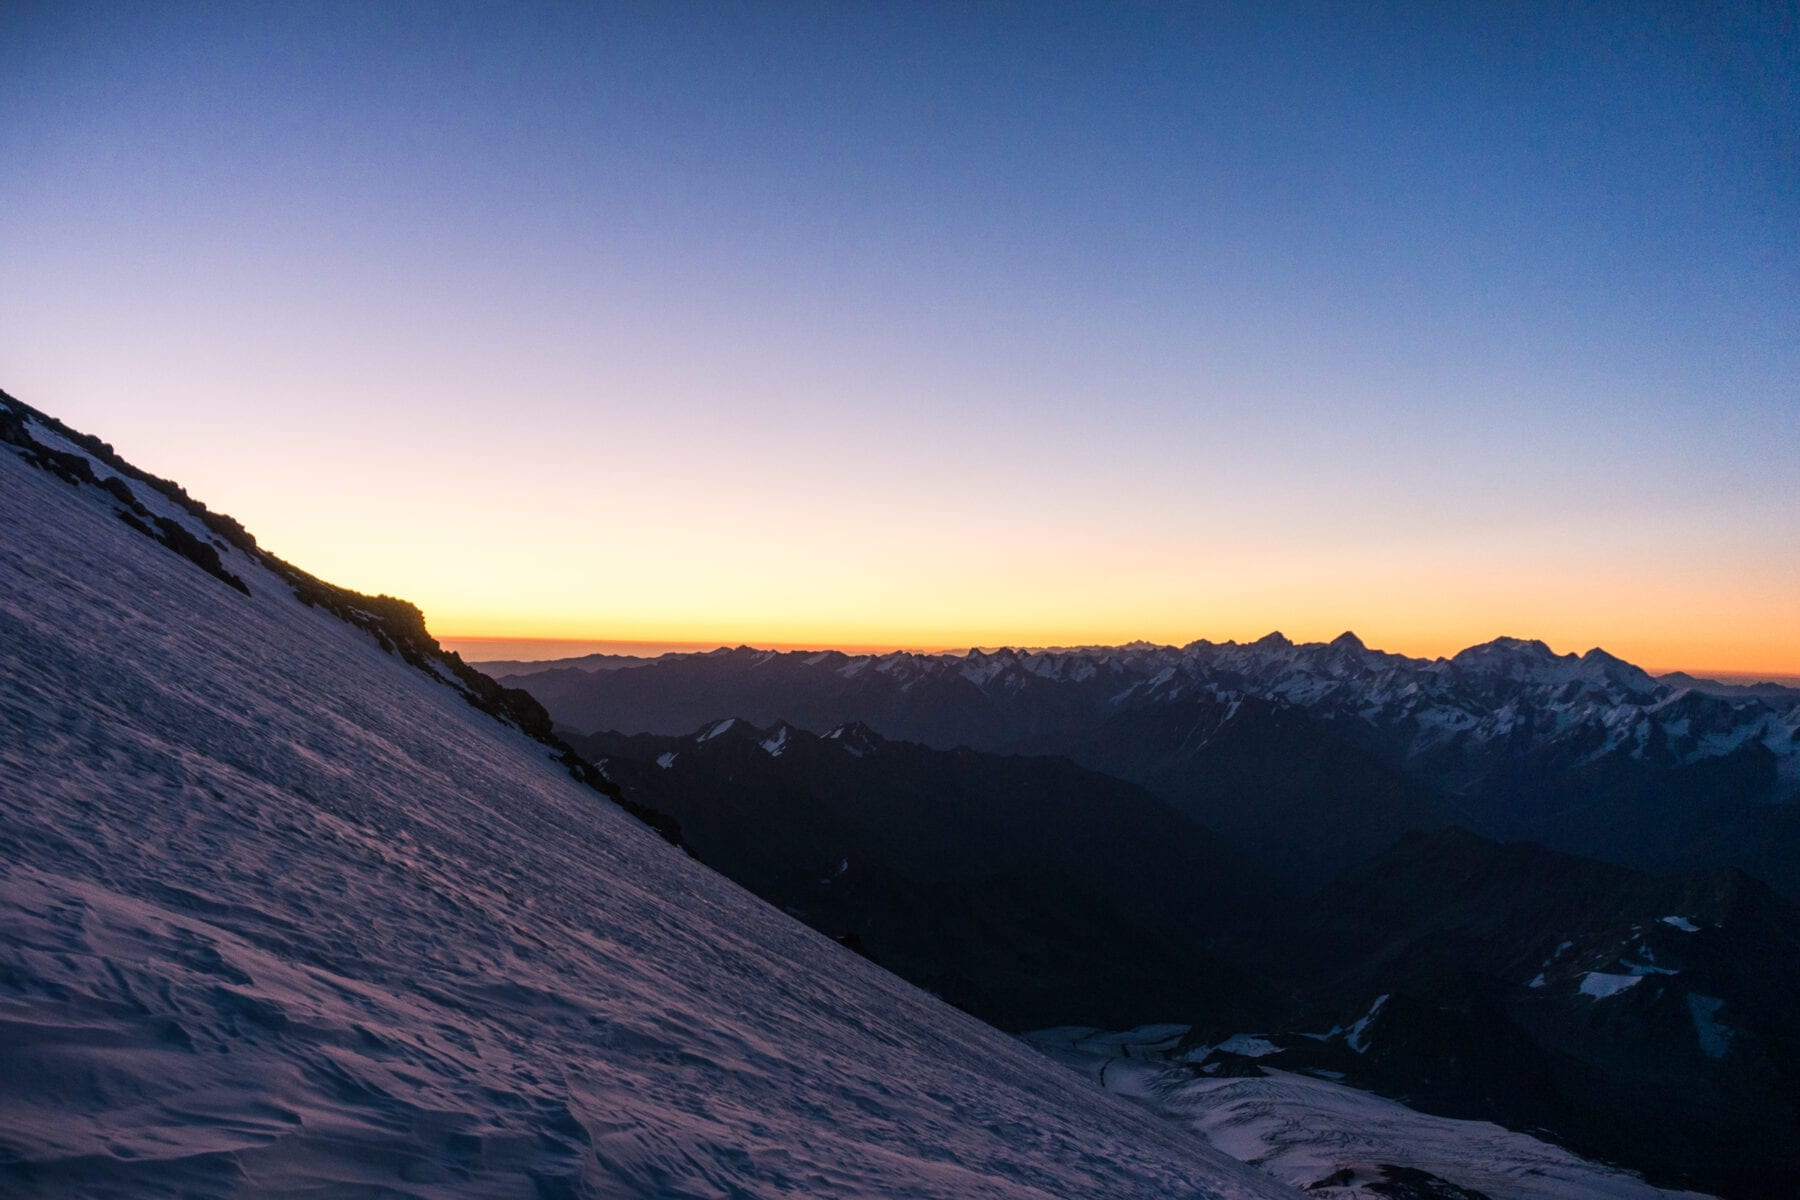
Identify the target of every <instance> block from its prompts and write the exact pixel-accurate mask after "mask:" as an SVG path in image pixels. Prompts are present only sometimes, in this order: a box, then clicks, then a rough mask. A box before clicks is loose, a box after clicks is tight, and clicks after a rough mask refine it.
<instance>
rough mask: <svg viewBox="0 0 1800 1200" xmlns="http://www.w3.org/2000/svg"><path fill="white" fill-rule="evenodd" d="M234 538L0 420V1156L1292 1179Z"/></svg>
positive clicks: (484, 1180) (485, 1188)
mask: <svg viewBox="0 0 1800 1200" xmlns="http://www.w3.org/2000/svg"><path fill="white" fill-rule="evenodd" d="M101 473H102V474H106V473H107V472H106V471H105V470H104V468H101ZM134 490H135V491H136V492H138V493H139V497H140V499H141V500H142V501H143V502H144V503H146V504H150V505H151V506H152V507H153V508H155V509H156V510H157V511H158V512H164V513H168V514H170V515H174V516H177V517H178V518H179V517H180V514H179V511H178V510H176V509H175V508H174V507H173V506H171V505H168V504H167V503H166V502H163V501H162V500H161V499H160V497H157V496H155V495H154V494H151V493H149V490H148V489H147V488H144V487H142V486H137V487H135V488H134ZM181 519H186V518H181ZM190 524H191V521H190ZM195 528H196V530H198V527H197V526H195ZM224 558H225V560H226V563H227V565H228V567H229V568H230V569H231V570H232V571H234V572H236V573H238V574H240V575H242V577H243V578H244V580H245V581H246V583H248V585H249V587H250V590H251V593H252V595H251V596H250V597H248V598H246V597H244V596H242V595H240V594H238V593H237V592H235V591H233V590H231V589H230V588H228V587H226V586H224V585H223V584H221V583H220V581H219V580H217V579H215V578H213V577H212V576H210V575H207V574H206V573H204V572H202V571H201V570H199V569H198V568H196V567H195V566H194V565H193V564H192V563H190V562H188V561H186V560H185V559H183V558H181V557H179V556H177V555H176V554H174V553H172V552H171V551H169V550H168V549H165V548H164V547H162V546H159V545H157V544H156V543H155V542H153V541H152V540H151V539H149V538H148V537H145V536H142V535H141V534H139V533H136V532H133V531H132V530H131V529H129V528H127V527H126V525H125V524H123V523H122V522H121V521H119V520H118V519H116V518H115V517H114V516H113V514H112V511H111V509H110V507H109V505H108V502H107V501H106V500H105V498H104V497H103V495H102V494H100V493H99V492H98V490H97V489H95V488H92V487H76V486H73V485H70V484H68V483H65V482H63V481H61V480H59V479H56V478H54V477H53V476H51V475H49V474H47V473H45V472H43V471H40V470H37V469H35V468H33V467H31V466H29V465H27V464H26V463H25V462H23V461H22V460H21V459H20V458H19V457H18V456H17V455H16V454H15V453H13V452H12V450H11V448H10V447H0V1191H5V1192H7V1193H8V1194H24V1195H32V1194H36V1195H67V1194H70V1193H77V1192H78V1193H82V1194H89V1195H121V1196H124V1195H129V1196H159V1195H160V1196H168V1195H182V1196H190V1195H191V1196H208V1195H223V1194H245V1193H252V1194H288V1193H301V1192H305V1193H307V1194H315V1195H410V1196H420V1197H423V1196H449V1195H468V1196H484V1197H490V1196H491V1197H499V1196H534V1195H536V1196H560V1195H608V1196H620V1195H635V1196H669V1197H681V1196H687V1197H727V1196H731V1197H749V1196H756V1197H760V1196H846V1197H854V1196H871V1197H872V1196H945V1197H949V1196H955V1197H965V1198H966V1197H1025V1196H1032V1197H1050V1196H1107V1197H1124V1196H1156V1197H1168V1196H1183V1197H1200V1196H1234V1197H1247V1198H1248V1197H1274V1196H1290V1195H1293V1193H1292V1192H1291V1191H1289V1190H1288V1189H1287V1188H1285V1187H1283V1186H1281V1185H1278V1184H1276V1183H1275V1182H1273V1181H1272V1180H1269V1179H1268V1178H1266V1177H1264V1176H1262V1175H1260V1174H1257V1173H1255V1172H1253V1171H1251V1170H1250V1169H1248V1168H1246V1167H1244V1166H1242V1165H1240V1164H1237V1163H1235V1162H1231V1161H1229V1160H1228V1159H1226V1158H1225V1157H1224V1156H1223V1155H1220V1154H1217V1153H1215V1152H1213V1151H1211V1150H1210V1149H1209V1148H1207V1147H1205V1146H1204V1145H1203V1144H1202V1143H1201V1142H1200V1141H1198V1140H1197V1139H1195V1138H1194V1137H1193V1136H1192V1135H1191V1134H1187V1133H1184V1132H1182V1131H1180V1130H1177V1129H1176V1128H1174V1127H1173V1126H1171V1125H1169V1124H1168V1123H1165V1122H1163V1121H1161V1120H1160V1119H1158V1118H1157V1117H1155V1116H1153V1115H1152V1114H1150V1113H1149V1112H1147V1111H1144V1110H1142V1109H1139V1108H1137V1107H1135V1106H1133V1105H1131V1104H1129V1103H1126V1102H1124V1101H1121V1100H1119V1099H1117V1098H1114V1097H1111V1096H1107V1095H1105V1094H1103V1093H1101V1092H1099V1091H1097V1090H1096V1089H1093V1088H1091V1087H1089V1086H1087V1085H1086V1084H1085V1082H1083V1081H1082V1080H1080V1079H1078V1078H1077V1077H1076V1076H1075V1075H1073V1074H1072V1073H1070V1072H1068V1071H1066V1070H1064V1069H1063V1068H1061V1067H1059V1066H1056V1065H1054V1064H1052V1063H1050V1062H1049V1061H1047V1060H1045V1059H1043V1058H1041V1057H1040V1056H1038V1055H1037V1054H1035V1053H1034V1052H1032V1051H1031V1050H1029V1049H1027V1048H1026V1047H1024V1046H1022V1045H1020V1044H1019V1043H1017V1042H1015V1041H1014V1040H1012V1039H1010V1038H1007V1037H1004V1036H1002V1035H1000V1034H999V1033H997V1032H994V1031H993V1030H990V1029H988V1028H987V1027H985V1026H983V1025H981V1024H979V1023H977V1022H975V1021H973V1020H971V1019H968V1018H966V1017H964V1016H962V1015H961V1014H958V1013H956V1012H954V1011H951V1010H950V1009H948V1008H946V1007H945V1006H943V1005H941V1004H939V1003H937V1002H936V1001H935V1000H933V999H932V998H931V997H930V996H927V995H925V994H924V993H921V992H919V991H917V990H915V989H913V988H911V987H910V986H908V985H906V984H904V983H901V982H899V981H898V980H896V979H894V978H892V977H890V976H888V975H886V974H883V973H882V972H880V971H879V970H877V969H875V968H874V967H873V966H871V965H869V964H867V963H865V962H864V961H862V960H861V959H859V958H858V957H857V956H855V955H853V954H851V953H848V952H846V951H844V950H842V949H840V948H839V947H837V946H835V945H833V944H832V943H830V942H829V941H827V940H825V939H823V938H821V937H819V936H816V935H815V934H813V933H811V932H810V931H808V930H806V929H805V928H803V927H802V926H800V925H799V924H797V923H795V922H793V921H790V920H789V919H788V918H786V917H785V916H783V915H782V914H780V913H778V912H775V911H773V910H771V909H769V908H767V907H766V906H764V905H762V904H761V903H759V902H757V901H756V900H754V899H753V898H751V897H750V896H749V895H748V894H746V893H744V892H742V891H740V890H739V889H738V888H736V887H735V886H733V885H732V884H730V883H728V882H726V881H725V880H723V879H722V878H720V877H718V876H716V875H713V874H711V873H710V872H708V871H706V870H705V869H703V868H701V867H699V866H698V865H696V864H695V863H693V862H692V861H690V860H688V859H686V858H684V857H683V856H682V855H681V854H680V853H679V852H678V851H675V850H673V849H671V848H670V847H668V846H666V845H665V844H663V843H662V842H661V841H660V840H658V839H657V838H656V837H655V836H654V835H653V834H651V833H649V832H648V831H646V830H645V829H643V828H642V827H641V826H639V825H637V824H636V823H635V822H633V821H632V820H630V819H629V818H628V817H626V816H624V815H623V814H622V813H621V812H619V811H618V810H617V809H616V808H614V807H613V806H612V805H610V804H609V803H607V802H606V801H604V800H603V799H601V798H600V797H598V796H597V795H595V794H594V793H592V792H589V791H587V790H585V789H583V788H582V787H580V786H579V785H577V784H576V783H574V782H572V781H571V780H570V779H569V777H568V776H567V775H566V774H565V773H564V771H563V770H562V768H561V767H559V766H557V765H555V764H553V763H551V762H549V761H547V757H546V752H545V750H544V748H543V747H542V746H540V745H538V744H537V743H534V742H532V741H530V740H529V739H527V738H526V737H524V736H523V735H521V734H519V733H517V732H515V731H513V730H511V729H509V728H507V727H504V726H502V725H500V724H499V723H497V722H496V721H494V720H493V719H491V718H489V717H488V716H486V715H484V714H482V713H480V712H478V711H476V710H475V709H473V708H471V707H470V706H469V705H468V704H466V703H465V702H464V701H463V700H462V699H461V698H460V697H459V696H458V695H457V694H456V693H455V692H454V691H453V690H452V689H450V688H449V687H447V686H444V685H443V684H442V683H441V682H439V681H437V680H435V679H434V678H433V677H432V676H429V675H427V674H426V673H425V672H422V671H419V670H416V669H414V668H411V667H408V666H406V665H404V664H403V663H401V662H400V661H399V660H398V659H396V658H394V657H391V656H389V655H387V654H385V653H383V652H382V651H381V650H380V649H379V648H378V647H377V646H376V644H375V643H374V641H373V640H372V639H371V638H370V637H369V635H367V634H365V633H362V632H359V631H357V630H354V629H352V628H351V627H349V626H347V625H345V624H343V623H341V622H339V621H338V620H336V619H335V618H333V617H331V616H329V615H327V614H326V613H324V612H322V611H317V610H310V609H307V608H305V607H303V606H302V605H300V604H299V603H297V602H296V601H295V600H294V598H293V597H292V595H291V594H290V593H289V591H288V589H287V588H286V586H285V585H283V584H282V583H281V582H280V581H279V580H278V579H277V578H276V577H275V576H274V575H273V574H271V573H270V572H268V571H267V570H265V569H263V568H261V567H260V566H259V565H258V564H255V563H252V562H250V561H249V560H248V559H247V558H246V557H245V556H244V555H242V554H241V553H238V552H236V551H225V552H224Z"/></svg>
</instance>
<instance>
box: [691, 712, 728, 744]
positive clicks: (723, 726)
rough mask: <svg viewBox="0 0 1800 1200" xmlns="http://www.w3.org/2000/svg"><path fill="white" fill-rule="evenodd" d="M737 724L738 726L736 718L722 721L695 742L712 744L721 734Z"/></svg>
mask: <svg viewBox="0 0 1800 1200" xmlns="http://www.w3.org/2000/svg"><path fill="white" fill-rule="evenodd" d="M736 724H737V718H736V717H726V718H725V719H724V720H723V721H720V722H718V723H716V724H715V725H713V726H712V727H711V728H710V729H708V730H707V731H706V732H705V733H703V734H701V735H700V736H699V737H698V738H697V739H695V740H696V741H701V742H710V741H712V740H713V739H714V738H716V737H718V736H719V735H720V734H722V733H725V732H726V731H728V730H729V729H730V728H731V727H732V726H733V725H736Z"/></svg>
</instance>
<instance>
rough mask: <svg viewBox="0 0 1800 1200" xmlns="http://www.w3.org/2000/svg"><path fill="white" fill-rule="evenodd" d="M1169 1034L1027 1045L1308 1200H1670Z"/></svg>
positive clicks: (1475, 1129) (1092, 1035)
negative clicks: (1301, 1192)
mask: <svg viewBox="0 0 1800 1200" xmlns="http://www.w3.org/2000/svg"><path fill="white" fill-rule="evenodd" d="M1183 1032H1184V1031H1183V1030H1182V1029H1181V1028H1180V1027H1179V1026H1154V1027H1146V1028H1143V1029H1136V1030H1130V1031H1127V1032H1124V1033H1103V1032H1101V1031H1099V1030H1094V1029H1078V1028H1064V1029H1046V1030H1042V1031H1039V1032H1037V1033H1033V1034H1030V1035H1028V1040H1029V1041H1030V1042H1031V1043H1032V1044H1033V1045H1036V1046H1038V1047H1039V1048H1040V1049H1042V1050H1043V1051H1044V1052H1045V1053H1047V1054H1049V1055H1051V1056H1052V1057H1054V1058H1056V1059H1057V1060H1058V1061H1060V1062H1064V1063H1067V1064H1068V1065H1069V1066H1071V1067H1073V1068H1075V1069H1076V1070H1079V1071H1081V1072H1083V1073H1084V1074H1086V1075H1087V1076H1088V1077H1089V1078H1091V1079H1093V1080H1094V1081H1095V1082H1097V1083H1099V1084H1100V1085H1101V1086H1103V1087H1105V1088H1107V1089H1108V1090H1111V1091H1115V1092H1118V1093H1120V1094H1121V1095H1126V1096H1131V1097H1134V1098H1135V1099H1137V1100H1139V1101H1140V1102H1141V1103H1143V1104H1145V1105H1147V1106H1148V1107H1151V1108H1154V1109H1156V1110H1157V1111H1159V1112H1162V1113H1165V1114H1167V1115H1168V1116H1169V1117H1170V1118H1171V1119H1173V1120H1176V1121H1179V1122H1181V1123H1182V1124H1184V1125H1187V1126H1188V1127H1189V1128H1192V1129H1194V1130H1196V1131H1197V1132H1199V1133H1201V1134H1203V1135H1204V1136H1205V1137H1206V1139H1207V1140H1208V1141H1209V1142H1211V1143H1212V1144H1213V1145H1214V1146H1217V1147H1218V1148H1220V1149H1222V1150H1226V1151H1228V1152H1230V1153H1231V1154H1234V1155H1236V1156H1237V1157H1238V1158H1241V1159H1243V1160H1244V1161H1245V1162H1252V1163H1255V1164H1257V1165H1258V1166H1260V1167H1261V1168H1262V1169H1263V1170H1265V1171H1268V1172H1269V1173H1270V1174H1272V1175H1274V1176H1275V1177H1276V1178H1278V1179H1282V1180H1285V1181H1287V1182H1288V1183H1291V1184H1294V1185H1295V1186H1296V1187H1299V1188H1303V1189H1305V1192H1306V1194H1307V1195H1308V1196H1313V1197H1317V1198H1318V1200H1384V1198H1388V1200H1391V1198H1392V1197H1395V1196H1403V1197H1410V1198H1413V1200H1469V1198H1471V1197H1486V1198H1487V1200H1676V1198H1677V1197H1688V1198H1692V1197H1695V1196H1696V1195H1697V1193H1694V1192H1672V1191H1666V1190H1663V1189H1661V1188H1654V1187H1651V1186H1650V1185H1648V1184H1646V1183H1645V1182H1644V1181H1643V1180H1641V1179H1638V1178H1637V1177H1635V1176H1633V1175H1629V1174H1627V1173H1625V1172H1623V1171H1618V1170H1614V1169H1612V1168H1609V1167H1604V1166H1601V1165H1599V1164H1596V1163H1591V1162H1588V1161H1586V1160H1585V1159H1581V1158H1577V1157H1576V1156H1575V1155H1573V1154H1570V1153H1569V1152H1568V1151H1566V1150H1562V1149H1560V1148H1558V1147H1556V1146H1552V1145H1550V1144H1549V1143H1547V1142H1542V1141H1539V1140H1538V1139H1536V1138H1534V1137H1530V1136H1528V1135H1526V1134H1522V1133H1512V1132H1510V1131H1508V1130H1505V1129H1502V1128H1500V1127H1499V1126H1498V1125H1490V1124H1487V1123H1486V1122H1482V1121H1453V1120H1448V1119H1446V1118H1444V1117H1433V1116H1427V1115H1426V1114H1424V1113H1419V1112H1414V1111H1413V1110H1412V1109H1410V1108H1407V1107H1406V1106H1405V1105H1403V1104H1399V1103H1396V1102H1395V1101H1392V1100H1384V1099H1382V1098H1381V1097H1379V1096H1372V1095H1370V1094H1369V1093H1367V1092H1362V1091H1358V1090H1356V1089H1355V1088H1350V1087H1345V1086H1343V1085H1342V1084H1339V1083H1335V1082H1333V1081H1332V1080H1330V1079H1325V1078H1319V1077H1317V1076H1313V1075H1307V1074H1298V1073H1294V1072H1291V1071H1283V1070H1280V1069H1278V1068H1276V1067H1275V1066H1274V1065H1273V1064H1274V1063H1275V1062H1278V1061H1279V1057H1278V1056H1279V1054H1280V1051H1278V1050H1276V1049H1275V1047H1274V1046H1272V1045H1271V1044H1270V1043H1269V1042H1267V1041H1266V1040H1264V1039H1262V1038H1258V1037H1255V1036H1254V1035H1250V1034H1240V1035H1237V1036H1236V1037H1235V1038H1233V1039H1230V1041H1229V1042H1228V1043H1227V1046H1229V1047H1231V1048H1233V1049H1235V1051H1236V1052H1235V1053H1233V1052H1232V1049H1226V1052H1225V1053H1224V1054H1222V1055H1221V1054H1217V1053H1215V1051H1216V1050H1217V1049H1220V1048H1215V1047H1199V1048H1197V1049H1181V1048H1180V1047H1181V1046H1182V1043H1183V1038H1182V1034H1183Z"/></svg>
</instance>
